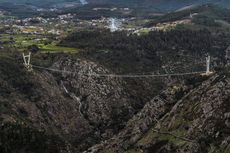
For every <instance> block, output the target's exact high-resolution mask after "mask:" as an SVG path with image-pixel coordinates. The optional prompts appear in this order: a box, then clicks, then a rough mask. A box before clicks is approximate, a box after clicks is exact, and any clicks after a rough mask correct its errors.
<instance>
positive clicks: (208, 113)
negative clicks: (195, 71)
mask: <svg viewBox="0 0 230 153" xmlns="http://www.w3.org/2000/svg"><path fill="white" fill-rule="evenodd" d="M229 87H230V80H229V77H228V76H227V75H225V74H221V75H218V74H215V75H213V76H212V77H211V78H210V79H208V80H207V81H204V82H203V83H202V84H201V85H199V86H198V87H196V88H194V89H189V88H187V87H185V86H183V89H184V90H182V91H183V92H184V95H183V96H181V98H179V100H177V98H178V96H176V93H175V94H169V93H172V92H169V91H170V90H166V91H165V92H163V94H161V96H157V97H155V98H154V99H153V100H152V101H150V102H149V103H147V104H146V105H145V107H144V108H143V110H142V111H140V113H138V114H137V115H136V116H134V117H133V118H132V119H131V120H129V122H128V123H127V126H126V127H125V128H124V129H123V130H122V131H121V132H120V133H119V134H118V135H116V136H114V137H113V138H112V139H110V140H108V141H105V142H102V143H101V144H99V145H95V146H93V147H91V148H90V149H88V151H85V152H90V153H95V152H100V153H101V152H105V153H107V152H108V153H112V152H114V153H118V152H126V151H127V152H130V153H131V152H146V153H152V152H181V153H182V152H183V153H185V152H186V153H195V152H199V153H200V152H210V153H211V152H228V151H230V150H229V145H228V141H229V118H228V112H229V110H228V108H229V104H230V101H229V92H230V90H229ZM162 95H163V96H162ZM170 95H171V96H170ZM172 95H174V96H172ZM162 97H163V98H164V99H162ZM175 97H177V98H175ZM166 99H167V100H166Z"/></svg>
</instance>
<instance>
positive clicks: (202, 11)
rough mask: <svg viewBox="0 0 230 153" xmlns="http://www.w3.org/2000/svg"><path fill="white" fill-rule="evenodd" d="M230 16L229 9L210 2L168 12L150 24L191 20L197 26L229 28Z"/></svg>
mask: <svg viewBox="0 0 230 153" xmlns="http://www.w3.org/2000/svg"><path fill="white" fill-rule="evenodd" d="M229 16H230V10H229V9H227V8H223V7H221V6H218V5H213V4H208V5H201V6H193V7H191V8H184V9H181V10H177V11H174V12H170V13H167V14H165V15H164V16H161V17H158V18H157V19H155V20H154V21H150V23H149V24H148V26H152V25H156V24H159V23H169V22H176V21H182V20H190V21H191V24H194V25H195V26H203V27H204V26H206V27H207V28H208V29H211V28H212V27H215V28H218V27H224V28H228V29H229V22H230V20H229ZM194 25H193V27H194ZM201 28H202V27H201Z"/></svg>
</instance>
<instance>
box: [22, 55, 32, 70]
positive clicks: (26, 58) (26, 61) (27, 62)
mask: <svg viewBox="0 0 230 153" xmlns="http://www.w3.org/2000/svg"><path fill="white" fill-rule="evenodd" d="M22 56H23V61H24V63H23V64H24V66H25V67H26V69H27V70H28V71H32V70H33V69H32V65H31V64H30V60H31V52H29V54H28V55H25V54H24V53H23V54H22Z"/></svg>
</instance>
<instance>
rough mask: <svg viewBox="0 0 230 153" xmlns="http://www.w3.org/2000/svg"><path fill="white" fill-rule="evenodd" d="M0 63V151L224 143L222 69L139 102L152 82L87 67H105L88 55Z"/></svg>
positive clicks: (189, 151) (97, 151)
mask: <svg viewBox="0 0 230 153" xmlns="http://www.w3.org/2000/svg"><path fill="white" fill-rule="evenodd" d="M0 64H1V65H2V66H1V67H0V87H1V88H0V110H1V113H0V121H1V125H0V150H4V152H6V153H8V152H13V153H14V152H17V153H18V152H19V153H23V152H36V153H40V152H50V153H57V152H60V153H72V152H73V153H75V152H85V153H103V152H104V153H122V152H146V153H152V152H156V153H158V152H159V153H162V152H172V153H173V152H181V153H196V152H197V153H198V152H199V153H200V152H201V153H202V152H209V153H213V152H215V153H216V152H217V153H219V152H220V153H222V152H223V153H227V152H228V151H229V150H230V146H229V144H230V130H229V129H230V109H229V108H230V102H229V99H230V98H229V95H230V79H229V72H226V71H223V72H222V73H216V74H214V75H212V76H210V77H205V76H199V77H198V76H195V77H194V78H192V79H190V80H187V81H182V80H180V81H179V83H178V82H176V81H175V82H174V83H172V84H171V85H170V86H169V87H168V88H167V89H165V90H163V91H162V92H161V93H160V94H158V95H157V96H155V97H154V98H152V100H150V101H149V102H147V103H145V102H144V101H145V100H147V99H149V97H151V96H152V95H153V93H152V92H150V89H151V88H150V87H152V86H149V87H148V88H147V87H146V89H147V90H146V91H147V93H146V92H142V91H138V90H137V89H139V88H137V87H138V86H139V85H140V82H144V81H143V80H138V81H139V84H138V81H136V83H137V84H136V86H135V85H133V86H131V85H132V84H133V83H134V82H135V80H132V81H130V80H123V79H121V78H112V77H98V76H95V75H92V74H99V73H100V74H108V73H111V72H109V70H108V69H106V68H103V67H101V66H99V65H97V64H96V63H94V62H89V61H85V60H79V59H78V60H73V59H67V58H65V59H64V58H63V59H59V60H58V61H57V62H56V63H55V64H54V65H53V66H52V67H51V68H52V69H58V70H62V71H59V72H57V71H56V72H54V71H48V70H47V69H46V70H38V69H36V68H34V71H33V72H27V71H26V70H25V69H24V67H23V66H21V65H18V64H16V63H11V62H9V61H8V60H1V61H0ZM15 76H17V77H15ZM129 81H130V82H129ZM167 81H168V82H172V79H171V80H169V79H168V80H167ZM148 83H150V81H149V82H148V81H146V82H144V83H143V86H147V84H148ZM155 85H156V84H155ZM152 89H153V88H152ZM153 91H154V89H153ZM135 94H136V95H135ZM140 95H141V96H140ZM137 97H140V99H137ZM139 100H140V101H139ZM138 104H139V107H137V105H138ZM143 105H144V107H143ZM137 111H138V113H136V112H137Z"/></svg>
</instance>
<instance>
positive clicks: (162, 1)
mask: <svg viewBox="0 0 230 153" xmlns="http://www.w3.org/2000/svg"><path fill="white" fill-rule="evenodd" d="M1 2H10V3H18V4H31V5H35V6H43V7H44V6H46V7H47V6H52V5H53V4H57V3H63V2H80V0H0V5H1ZM87 2H89V4H105V3H106V4H115V5H123V6H126V7H154V8H158V9H160V10H167V11H171V10H176V9H180V8H183V7H186V6H190V5H200V4H205V3H214V4H219V5H223V6H225V7H230V1H229V0H221V1H220V0H87Z"/></svg>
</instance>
